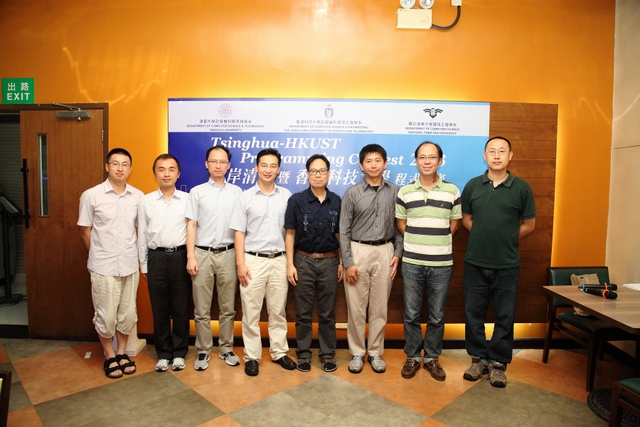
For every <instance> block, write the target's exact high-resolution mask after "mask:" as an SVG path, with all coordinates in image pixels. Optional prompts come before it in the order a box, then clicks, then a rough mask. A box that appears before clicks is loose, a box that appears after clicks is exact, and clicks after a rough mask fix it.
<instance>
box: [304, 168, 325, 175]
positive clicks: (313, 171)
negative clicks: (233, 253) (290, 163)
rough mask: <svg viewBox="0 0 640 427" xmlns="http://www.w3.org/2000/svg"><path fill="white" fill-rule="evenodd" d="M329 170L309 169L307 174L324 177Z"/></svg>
mask: <svg viewBox="0 0 640 427" xmlns="http://www.w3.org/2000/svg"><path fill="white" fill-rule="evenodd" d="M328 172H329V169H309V170H308V171H307V173H308V174H309V175H326V174H327V173H328Z"/></svg>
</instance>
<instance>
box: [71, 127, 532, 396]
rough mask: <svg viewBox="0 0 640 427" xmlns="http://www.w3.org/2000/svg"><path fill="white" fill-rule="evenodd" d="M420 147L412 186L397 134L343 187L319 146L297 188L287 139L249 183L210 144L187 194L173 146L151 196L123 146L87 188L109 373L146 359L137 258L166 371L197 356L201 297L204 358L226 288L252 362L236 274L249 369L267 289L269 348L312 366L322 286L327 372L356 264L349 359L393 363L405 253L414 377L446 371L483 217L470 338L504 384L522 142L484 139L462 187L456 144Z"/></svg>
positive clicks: (225, 315)
mask: <svg viewBox="0 0 640 427" xmlns="http://www.w3.org/2000/svg"><path fill="white" fill-rule="evenodd" d="M414 155H415V161H416V165H417V167H418V172H419V178H418V179H416V181H415V182H412V183H410V184H408V185H406V186H403V187H402V188H399V187H398V186H397V185H395V184H393V183H391V182H388V181H387V180H385V179H384V177H383V173H384V171H385V169H386V167H387V153H386V151H385V150H384V148H383V147H381V146H380V145H377V144H370V145H367V146H365V147H363V148H362V150H361V151H360V155H359V162H360V168H361V169H362V171H363V173H364V178H363V179H362V181H361V182H359V183H357V184H355V185H354V186H353V187H351V188H349V189H348V190H347V191H346V192H345V193H344V196H343V198H342V199H341V198H340V197H339V196H338V195H337V194H336V193H334V192H332V191H330V190H329V189H328V188H327V184H328V181H329V178H330V176H331V170H330V163H329V160H328V159H327V158H326V157H325V156H324V155H322V154H314V155H312V156H310V157H309V159H308V160H307V163H306V171H307V178H308V183H309V187H308V188H307V189H306V190H304V191H301V192H299V193H296V194H294V195H292V194H291V192H290V191H289V190H287V189H286V188H284V187H282V186H279V185H277V184H276V178H277V176H278V174H279V172H280V163H281V155H280V153H279V152H278V151H277V150H275V149H264V150H262V151H260V152H259V153H258V155H257V156H256V165H255V170H256V175H257V183H256V184H255V185H254V186H253V187H251V188H249V189H247V190H245V191H241V189H240V188H239V187H237V186H236V185H234V184H231V183H229V182H227V181H226V179H225V176H226V174H227V172H228V170H229V168H230V161H231V153H230V152H229V150H228V149H227V148H226V147H224V146H214V147H211V148H210V149H209V150H208V151H207V153H206V160H205V167H206V168H207V170H208V172H209V180H208V181H207V182H206V183H204V184H201V185H198V186H196V187H194V188H193V189H192V190H191V192H190V193H189V194H187V193H185V192H182V191H179V190H177V189H176V181H177V179H178V178H179V176H180V162H179V161H178V159H177V158H175V157H174V156H172V155H170V154H162V155H160V156H158V158H157V159H156V160H155V162H154V164H153V173H154V175H155V178H156V180H157V182H158V186H159V188H158V190H156V191H154V192H152V193H149V194H147V195H143V194H142V192H140V191H139V190H137V189H135V188H133V187H132V186H130V185H129V184H127V182H126V181H127V178H128V177H129V175H130V174H131V168H132V159H131V155H130V154H129V153H128V152H127V151H126V150H124V149H121V148H116V149H113V150H111V151H110V152H109V154H108V155H107V159H106V165H105V168H106V171H107V173H108V178H107V180H106V181H105V182H104V183H102V184H99V185H97V186H95V187H93V188H91V189H89V190H87V191H85V192H84V193H83V195H82V197H81V200H80V218H79V220H78V225H79V226H80V228H81V234H82V238H83V241H84V243H85V246H86V247H87V249H88V250H89V261H88V269H89V271H90V274H91V283H92V299H93V304H94V309H95V315H94V319H93V322H94V324H95V327H96V331H97V332H98V335H99V337H100V341H101V343H102V346H103V349H104V352H105V362H104V371H105V375H106V376H107V377H109V378H120V377H122V376H123V375H129V374H132V373H134V372H135V370H136V366H135V362H133V361H131V359H130V358H129V357H128V356H127V355H126V353H125V347H126V342H127V337H128V335H129V333H130V332H131V330H132V328H133V327H134V326H135V323H136V321H137V314H136V308H135V298H136V294H137V288H138V282H139V275H138V274H139V273H138V261H139V264H140V272H142V274H144V275H146V277H147V281H148V286H149V295H150V300H151V307H152V313H153V321H154V344H155V348H156V352H157V355H158V362H157V364H156V371H159V372H163V371H166V370H167V369H168V368H169V366H170V365H171V367H172V369H173V370H181V369H184V367H185V360H184V358H185V356H186V354H187V351H188V339H189V317H190V316H189V308H190V298H191V296H193V302H194V306H195V310H194V320H195V326H196V343H195V346H196V349H197V353H198V356H197V359H196V361H195V364H194V368H195V369H196V370H199V371H202V370H205V369H207V367H208V362H209V360H210V353H211V351H212V347H213V339H212V330H211V318H210V312H211V302H212V297H213V291H214V288H216V289H217V294H218V307H219V313H220V316H219V325H220V331H219V349H220V352H219V358H220V359H221V360H223V361H224V362H225V363H226V364H227V365H229V366H238V365H240V359H239V358H238V356H237V355H236V354H235V353H234V351H233V337H234V319H235V315H236V312H235V308H234V307H235V295H236V292H237V289H238V288H239V289H240V297H241V303H242V337H243V341H244V365H245V373H246V374H247V375H249V376H255V375H258V373H259V362H260V361H261V359H262V341H261V333H260V326H259V321H260V313H261V311H262V307H263V303H266V309H267V313H268V335H269V341H270V346H269V353H270V357H271V360H272V361H273V362H274V363H277V364H279V365H280V366H281V367H283V368H284V369H287V370H293V369H298V370H299V371H302V372H308V371H310V370H311V357H312V353H311V342H312V313H313V309H314V303H315V301H316V299H317V313H318V342H319V350H318V357H319V359H320V360H321V363H322V369H323V370H324V371H326V372H331V371H334V370H335V369H337V362H336V359H335V349H336V325H335V321H336V316H335V307H336V296H337V289H338V283H339V282H341V281H342V280H343V279H344V282H345V284H344V286H345V295H346V300H347V312H348V327H347V338H348V344H349V353H350V354H351V360H350V362H349V365H348V370H349V371H350V372H352V373H359V372H361V371H362V369H363V366H364V363H365V358H366V359H367V360H368V362H369V363H370V364H371V367H372V369H373V371H374V372H377V373H382V372H385V370H386V365H385V362H384V360H383V359H382V355H383V353H384V332H385V327H386V323H387V304H388V300H389V296H390V293H391V287H392V283H393V280H394V278H395V276H396V274H397V272H398V269H399V267H400V265H401V272H402V276H403V279H404V292H403V295H404V330H405V339H406V341H405V349H404V350H405V353H406V355H407V360H406V363H405V364H404V366H403V368H402V371H401V374H402V377H404V378H412V377H414V376H415V374H416V372H417V371H418V369H419V368H420V362H421V361H422V360H423V361H424V368H425V369H426V370H427V371H429V373H430V374H431V376H432V377H433V378H435V379H436V380H439V381H442V380H444V379H445V377H446V374H445V372H444V370H443V368H442V366H441V365H440V363H439V361H438V356H439V355H440V354H441V352H442V340H443V336H444V324H445V322H444V314H445V307H446V303H447V297H448V289H449V282H450V279H451V274H452V265H453V256H452V240H453V235H454V234H455V232H456V230H457V228H458V225H459V223H460V220H462V225H463V227H465V228H466V229H467V230H469V232H470V235H469V244H468V248H467V253H466V256H465V266H464V290H465V313H466V329H465V331H466V332H465V335H466V336H465V338H466V340H465V342H466V347H467V351H468V353H469V355H470V356H471V357H472V363H471V366H470V368H469V369H467V370H466V371H465V373H464V378H465V379H467V380H471V381H475V380H478V379H480V378H482V377H483V376H484V375H485V374H487V373H488V374H489V379H490V381H491V384H492V385H494V386H497V387H504V386H505V385H506V376H505V369H506V365H507V364H508V363H509V362H510V361H511V353H512V348H513V323H514V315H515V303H516V296H517V286H518V272H519V267H518V266H519V254H518V242H519V239H520V238H522V237H524V236H525V235H527V234H529V233H530V232H531V231H533V229H534V227H535V205H534V201H533V195H532V192H531V188H530V187H529V185H528V184H527V183H526V182H525V181H523V180H522V179H520V178H517V177H515V176H513V175H512V174H511V173H510V172H509V171H508V170H507V166H508V164H509V162H510V160H511V158H512V156H513V153H512V151H511V143H510V142H509V141H508V140H507V139H506V138H503V137H494V138H491V139H490V140H489V141H488V142H487V144H486V145H485V150H484V153H483V156H484V159H485V161H486V163H487V166H488V169H487V171H486V172H485V173H484V174H483V175H482V176H479V177H476V178H474V179H472V180H470V181H469V183H468V184H467V185H466V187H465V189H464V191H463V192H462V195H461V194H460V191H459V189H458V188H457V187H456V186H455V185H454V184H452V183H449V182H447V181H445V180H443V179H442V177H441V176H440V175H439V174H438V167H439V166H440V165H442V163H443V159H444V155H443V153H442V149H441V147H440V146H439V145H438V144H435V143H432V142H429V141H425V142H423V143H421V144H420V145H419V146H418V148H417V149H416V151H415V153H414ZM136 227H137V228H138V233H137V241H136ZM400 260H402V263H401V262H400ZM289 284H291V285H292V289H293V292H294V300H295V306H296V340H297V349H296V355H297V361H294V360H292V359H291V358H290V357H289V356H288V355H287V353H288V351H289V347H288V344H287V319H286V312H285V306H286V302H287V294H288V290H289ZM425 292H426V297H427V305H428V309H429V313H428V321H427V330H426V334H425V337H424V339H423V338H422V332H421V326H420V316H421V309H422V305H423V298H424V295H425ZM489 302H491V304H492V306H493V310H494V313H495V322H496V325H495V328H494V333H493V336H492V338H491V341H490V342H489V343H487V341H486V336H485V331H484V322H485V320H486V311H487V307H488V304H489ZM367 323H368V337H366V326H367ZM114 335H115V336H116V338H117V347H116V348H115V349H114V345H113V344H112V339H113V336H114Z"/></svg>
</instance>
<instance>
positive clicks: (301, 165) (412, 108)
mask: <svg viewBox="0 0 640 427" xmlns="http://www.w3.org/2000/svg"><path fill="white" fill-rule="evenodd" d="M168 111H169V153H171V154H173V155H174V156H176V157H177V158H178V159H179V160H180V163H181V164H182V173H181V175H180V179H179V180H178V188H180V189H181V190H183V191H189V190H191V188H193V187H194V186H196V185H198V184H201V183H203V182H205V181H207V179H208V178H209V174H208V172H207V169H206V167H205V160H206V159H205V154H206V151H207V149H209V148H210V147H212V146H216V145H222V146H225V147H227V148H228V149H229V151H230V152H231V154H232V158H231V168H230V170H229V173H228V175H227V180H228V181H229V182H232V183H234V184H236V185H238V186H240V187H241V188H242V189H247V188H249V187H251V186H253V185H254V184H255V183H256V182H257V174H256V171H255V163H256V155H257V154H258V152H259V151H260V150H262V149H264V148H275V149H277V150H278V151H279V152H280V153H281V154H282V164H281V166H280V175H279V176H278V178H276V183H277V184H278V185H282V186H284V187H287V188H288V189H289V190H291V192H293V193H295V192H298V191H301V190H303V189H305V188H307V187H308V182H307V175H306V173H305V172H306V169H305V163H306V161H307V159H308V158H309V156H311V155H312V154H316V153H320V154H324V155H325V156H327V158H328V159H329V161H330V162H331V174H330V178H329V184H328V185H329V188H330V189H331V190H332V191H334V192H336V193H338V194H339V195H342V194H343V193H344V191H345V190H346V189H347V188H349V187H351V186H352V185H354V184H355V183H357V182H359V181H360V180H361V179H362V178H363V177H364V174H363V173H362V171H361V169H360V165H359V163H360V162H359V155H358V154H359V152H360V149H361V148H362V147H364V146H365V145H367V144H380V145H381V146H382V147H384V148H385V150H386V151H387V156H388V162H389V166H388V167H387V169H386V171H385V172H384V177H385V179H387V180H388V181H391V182H394V183H396V184H398V185H399V186H402V185H405V184H408V183H410V182H411V181H414V180H415V179H417V178H418V176H419V174H418V170H417V168H416V165H415V159H414V151H415V149H416V147H417V146H418V145H419V144H420V143H421V142H423V141H431V142H435V143H438V144H440V146H441V147H442V150H443V152H444V158H443V163H442V166H441V167H440V169H439V173H440V174H441V175H443V176H444V179H446V180H447V181H450V182H453V183H454V184H456V185H457V186H458V187H459V188H460V191H462V189H463V188H464V185H465V184H466V183H467V181H468V180H469V179H470V178H472V177H474V176H477V175H480V174H482V173H483V172H484V171H485V170H486V165H485V163H484V161H483V159H482V151H483V150H484V144H485V143H486V141H487V139H488V136H489V103H471V102H442V101H390V100H349V99H239V98H237V99H209V98H207V99H203V98H195V99H194V98H170V99H169V108H168Z"/></svg>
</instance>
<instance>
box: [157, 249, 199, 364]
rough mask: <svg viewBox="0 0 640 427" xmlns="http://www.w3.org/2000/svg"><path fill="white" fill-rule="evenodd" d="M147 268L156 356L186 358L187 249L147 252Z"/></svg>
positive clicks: (188, 300)
mask: <svg viewBox="0 0 640 427" xmlns="http://www.w3.org/2000/svg"><path fill="white" fill-rule="evenodd" d="M147 271H148V272H147V282H148V283H149V298H150V299H151V311H152V313H153V335H154V344H155V347H156V353H157V354H158V358H159V359H169V360H172V359H173V358H175V357H185V356H186V354H187V351H188V350H189V308H190V307H191V304H190V302H191V299H190V298H191V277H190V276H189V273H187V251H186V250H182V251H178V252H160V251H149V258H148V260H147ZM172 321H173V327H172V324H171V322H172Z"/></svg>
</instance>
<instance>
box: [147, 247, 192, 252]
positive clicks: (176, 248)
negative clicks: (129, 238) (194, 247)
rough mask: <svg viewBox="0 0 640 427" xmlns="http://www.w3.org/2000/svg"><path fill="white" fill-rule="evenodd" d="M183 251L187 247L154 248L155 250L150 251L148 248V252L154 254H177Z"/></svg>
mask: <svg viewBox="0 0 640 427" xmlns="http://www.w3.org/2000/svg"><path fill="white" fill-rule="evenodd" d="M185 249H187V245H182V246H176V247H175V248H155V249H151V248H149V250H150V251H154V252H169V253H170V252H178V251H184V250H185Z"/></svg>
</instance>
